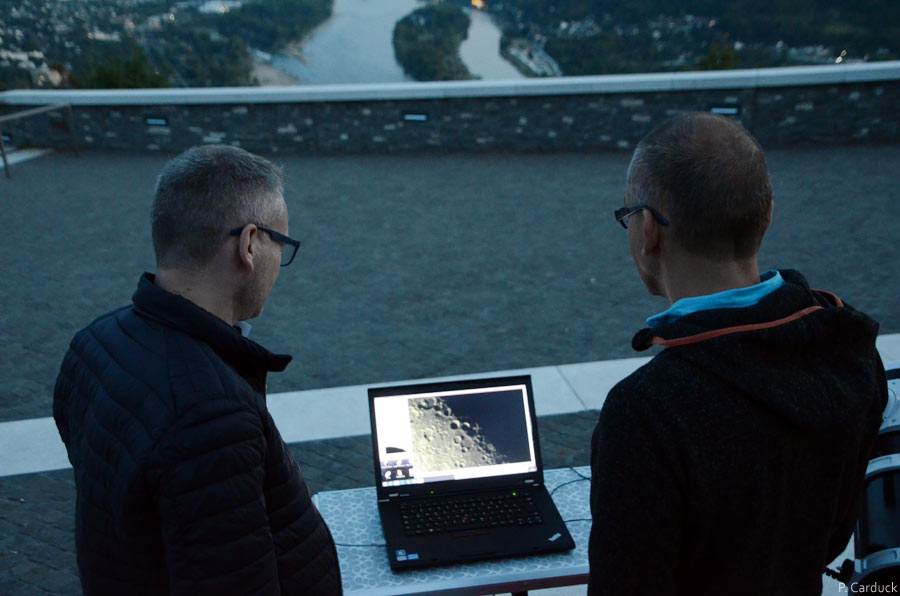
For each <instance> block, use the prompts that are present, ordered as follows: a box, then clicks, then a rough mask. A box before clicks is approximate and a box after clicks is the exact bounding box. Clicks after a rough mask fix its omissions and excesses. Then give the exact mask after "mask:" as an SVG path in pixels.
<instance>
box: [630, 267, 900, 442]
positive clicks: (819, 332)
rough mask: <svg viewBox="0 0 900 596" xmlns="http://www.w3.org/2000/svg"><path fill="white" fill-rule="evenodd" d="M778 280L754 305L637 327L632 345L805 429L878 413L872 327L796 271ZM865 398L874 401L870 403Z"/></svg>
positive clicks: (878, 367)
mask: <svg viewBox="0 0 900 596" xmlns="http://www.w3.org/2000/svg"><path fill="white" fill-rule="evenodd" d="M781 275H782V277H783V278H784V280H785V284H784V285H783V286H782V287H781V288H779V289H777V290H775V291H774V292H772V293H771V294H769V295H768V296H766V297H765V298H763V299H762V300H761V301H760V302H759V303H758V304H756V305H754V306H751V307H747V308H740V309H727V308H725V309H715V310H705V311H699V312H695V313H691V314H688V315H685V316H683V317H681V318H679V319H677V320H675V321H673V322H672V323H669V324H666V325H662V326H660V327H656V328H652V329H651V328H647V329H642V330H641V331H639V332H638V333H637V334H636V335H635V336H634V339H633V340H632V346H633V347H634V349H636V350H639V351H640V350H645V349H647V348H649V347H651V346H653V345H659V346H662V347H663V348H664V351H663V352H662V353H660V354H659V355H657V358H660V357H664V358H677V359H680V360H683V361H684V364H685V366H686V367H688V368H692V367H697V368H700V369H702V370H703V373H704V375H711V376H713V377H717V378H718V379H719V380H721V381H722V382H723V383H725V384H727V385H729V386H731V387H733V388H734V389H735V390H737V391H739V392H740V393H742V394H744V395H746V396H747V398H748V399H752V400H755V401H756V402H758V403H760V404H761V405H763V406H765V407H766V408H770V409H771V410H773V411H774V412H776V413H778V415H780V416H782V417H784V418H785V419H787V420H788V421H790V422H791V423H792V424H793V425H796V426H798V427H802V428H807V429H809V430H811V431H816V432H822V431H825V432H838V433H840V431H841V429H842V427H843V426H845V425H846V423H847V420H848V419H853V418H854V417H856V416H863V415H864V412H867V411H870V410H871V409H872V408H873V407H874V408H880V409H879V410H878V411H879V413H880V411H881V410H883V408H884V406H885V404H886V401H887V381H886V379H885V375H884V368H883V366H882V363H881V359H880V357H879V355H878V352H877V350H876V348H875V339H876V337H877V335H878V323H877V322H875V321H874V320H873V319H871V318H869V317H868V316H866V315H865V314H863V313H861V312H859V311H857V310H855V309H853V308H852V307H850V306H848V305H846V304H844V303H843V302H842V301H841V300H840V299H839V298H838V297H837V296H835V295H833V294H830V293H828V292H823V291H817V290H812V289H811V288H810V287H809V284H808V283H807V281H806V279H805V278H804V277H803V276H802V275H801V274H800V273H798V272H796V271H791V270H782V271H781ZM810 371H815V373H812V372H810ZM813 375H815V376H814V377H813ZM876 383H878V384H880V386H876V385H875V384H876ZM801 387H803V388H804V389H803V390H800V388H801ZM810 387H813V388H815V390H812V391H811V390H810ZM861 387H866V388H867V390H866V391H864V392H862V393H861V391H860V388H861ZM792 388H796V390H792ZM872 395H881V396H882V401H881V403H880V404H878V403H876V404H872V403H871V396H872ZM844 430H847V429H844Z"/></svg>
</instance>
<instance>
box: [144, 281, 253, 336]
mask: <svg viewBox="0 0 900 596" xmlns="http://www.w3.org/2000/svg"><path fill="white" fill-rule="evenodd" d="M154 283H155V284H156V285H157V286H159V287H160V288H162V289H163V290H165V291H167V292H169V293H170V294H176V295H178V296H181V297H182V298H185V299H187V300H190V301H191V302H193V303H194V304H196V305H197V306H199V307H200V308H202V309H203V310H205V311H207V312H209V313H210V314H213V315H215V316H217V317H219V318H220V319H222V320H223V321H225V322H226V323H228V324H229V325H234V324H235V323H237V321H238V320H239V317H237V316H236V313H235V310H234V302H233V301H232V300H231V299H230V297H229V295H230V293H229V292H228V291H227V290H226V289H225V288H223V287H222V284H221V281H220V283H218V284H216V283H215V282H214V281H213V280H211V279H210V278H209V276H208V275H206V273H205V272H203V271H196V272H195V271H191V272H187V271H184V270H181V269H162V268H160V269H158V270H157V272H156V278H155V280H154Z"/></svg>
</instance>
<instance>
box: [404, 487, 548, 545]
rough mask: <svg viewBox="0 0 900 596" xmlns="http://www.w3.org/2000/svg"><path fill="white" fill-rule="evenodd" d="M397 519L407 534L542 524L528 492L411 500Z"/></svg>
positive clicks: (419, 534) (416, 534) (418, 534)
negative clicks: (401, 521)
mask: <svg viewBox="0 0 900 596" xmlns="http://www.w3.org/2000/svg"><path fill="white" fill-rule="evenodd" d="M400 518H401V519H402V520H403V529H404V531H405V532H406V535H407V536H422V535H425V534H439V533H443V532H458V531H461V530H475V529H479V528H491V527H497V526H532V525H536V524H541V523H543V520H542V519H541V516H540V514H539V513H538V510H537V507H536V506H535V503H534V500H533V499H532V497H531V495H527V494H524V495H523V494H516V493H511V494H510V493H504V494H493V495H484V496H474V497H448V498H446V499H437V498H436V499H427V500H423V501H411V502H407V503H402V504H401V505H400Z"/></svg>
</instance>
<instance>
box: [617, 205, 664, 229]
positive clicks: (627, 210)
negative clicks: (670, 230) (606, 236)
mask: <svg viewBox="0 0 900 596" xmlns="http://www.w3.org/2000/svg"><path fill="white" fill-rule="evenodd" d="M642 209H646V210H647V211H649V212H650V214H651V215H652V216H653V218H654V219H656V221H658V222H659V223H661V224H662V225H664V226H667V225H669V220H667V219H666V218H665V217H663V216H662V215H661V214H660V212H659V211H657V210H656V209H654V208H653V207H651V206H649V205H635V206H634V207H622V208H621V209H616V210H615V211H614V212H613V215H615V216H616V221H617V222H619V223H620V224H622V227H623V228H625V229H626V230H627V229H628V216H629V215H631V214H633V213H637V212H638V211H641V210H642Z"/></svg>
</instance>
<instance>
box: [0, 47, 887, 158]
mask: <svg viewBox="0 0 900 596" xmlns="http://www.w3.org/2000/svg"><path fill="white" fill-rule="evenodd" d="M53 103H68V104H71V105H72V107H73V110H74V111H75V123H76V128H77V130H76V132H77V134H78V136H79V138H80V140H81V144H82V146H83V147H84V148H86V149H88V150H92V149H94V150H111V151H164V152H175V151H179V150H182V149H185V148H187V147H190V146H192V145H196V144H200V143H231V144H234V145H239V146H241V147H244V148H246V149H249V150H251V151H256V152H261V153H278V152H283V153H295V154H339V153H360V152H377V153H390V152H414V151H432V152H436V151H444V152H451V151H453V152H472V151H572V150H575V151H581V150H584V151H595V150H605V149H629V148H632V147H633V146H634V144H635V143H636V142H637V141H638V140H639V139H640V138H641V137H642V136H643V135H645V134H646V133H647V132H648V131H649V130H650V129H651V128H652V127H653V126H654V125H655V124H657V123H659V122H661V121H662V120H663V119H665V118H666V117H667V116H670V115H672V114H675V113H679V112H683V111H691V110H708V111H714V112H719V113H723V114H728V115H730V116H732V117H734V118H736V119H737V120H739V121H740V122H741V123H742V124H744V126H746V127H747V128H749V129H750V130H751V131H752V132H753V134H754V135H755V136H756V137H757V138H758V139H759V141H760V142H761V143H762V145H763V146H764V147H782V146H790V145H812V144H815V145H821V144H827V145H844V144H854V143H896V142H898V141H900V116H898V112H900V61H894V62H876V63H866V64H851V65H832V66H814V67H791V68H768V69H754V70H734V71H716V72H688V73H653V74H636V75H616V76H596V77H564V78H554V79H526V80H515V81H465V82H445V83H398V84H369V85H331V86H293V87H242V88H215V89H153V90H149V89H141V90H123V91H81V90H78V91H76V90H63V91H7V92H4V93H0V113H2V112H3V111H15V110H21V109H23V107H24V106H32V105H46V104H53ZM4 132H6V133H8V134H9V135H10V136H11V138H12V139H11V140H12V142H13V143H18V144H21V145H34V146H50V147H58V148H60V149H68V148H69V147H71V135H70V132H69V124H68V122H67V121H66V120H65V119H64V118H62V117H60V116H58V115H56V116H55V115H53V114H49V115H46V116H41V117H35V118H31V119H28V120H27V121H24V120H23V121H19V122H18V123H17V125H16V126H15V127H12V128H11V129H10V130H9V131H6V130H4Z"/></svg>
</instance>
